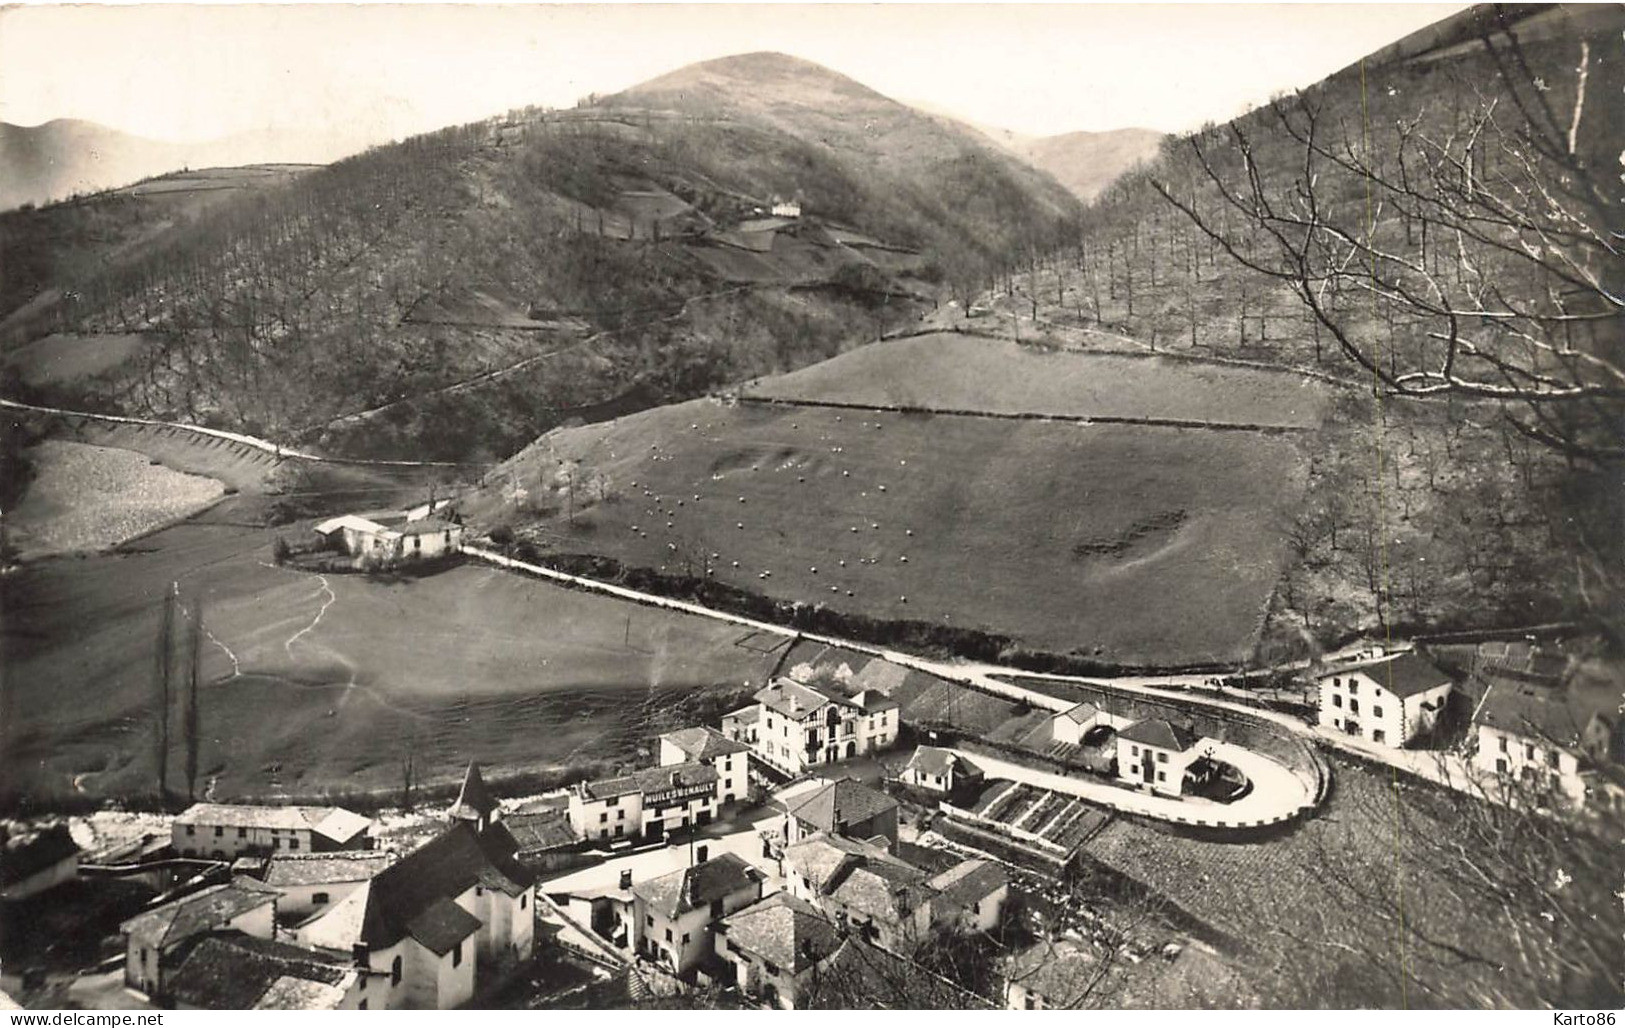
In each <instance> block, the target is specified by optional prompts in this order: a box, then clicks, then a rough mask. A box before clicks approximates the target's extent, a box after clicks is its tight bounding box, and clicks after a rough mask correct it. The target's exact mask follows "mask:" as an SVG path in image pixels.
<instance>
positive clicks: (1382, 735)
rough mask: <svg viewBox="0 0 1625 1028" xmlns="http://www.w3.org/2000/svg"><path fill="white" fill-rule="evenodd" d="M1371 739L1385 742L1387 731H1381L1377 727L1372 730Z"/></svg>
mask: <svg viewBox="0 0 1625 1028" xmlns="http://www.w3.org/2000/svg"><path fill="white" fill-rule="evenodd" d="M1371 741H1372V742H1387V741H1388V733H1387V732H1385V731H1383V730H1382V729H1380V728H1378V729H1377V730H1375V731H1373V732H1372V733H1371Z"/></svg>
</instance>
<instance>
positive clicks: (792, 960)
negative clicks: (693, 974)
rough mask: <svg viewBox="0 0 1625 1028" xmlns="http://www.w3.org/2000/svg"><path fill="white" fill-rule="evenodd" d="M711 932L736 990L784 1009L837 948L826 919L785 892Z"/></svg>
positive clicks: (832, 927)
mask: <svg viewBox="0 0 1625 1028" xmlns="http://www.w3.org/2000/svg"><path fill="white" fill-rule="evenodd" d="M713 930H714V934H715V936H716V952H717V956H719V957H721V958H722V959H723V960H724V961H726V962H727V963H728V964H730V965H732V966H733V969H734V976H733V981H734V984H736V985H737V986H738V987H739V989H740V991H742V992H744V993H746V994H747V995H751V996H757V997H760V998H761V1000H762V1001H763V1002H764V1003H767V1004H768V1005H769V1006H775V1007H779V1008H782V1009H788V1010H794V1009H795V1008H796V1001H797V998H798V997H799V996H800V995H801V994H802V992H803V990H805V989H806V987H807V985H808V982H809V980H810V979H811V978H812V977H813V976H814V975H815V974H816V973H817V969H818V967H819V966H820V965H821V964H822V963H824V961H826V960H828V959H829V957H830V956H832V955H833V954H834V953H835V951H836V950H838V949H839V948H840V945H841V936H840V935H839V934H838V933H837V932H836V930H835V925H834V924H833V923H831V921H830V919H829V918H828V917H826V916H824V914H823V913H822V912H820V911H819V910H818V909H817V908H816V907H814V906H813V905H812V904H810V903H808V902H806V901H805V900H802V899H798V898H797V897H795V896H793V895H791V894H790V893H788V892H776V893H774V894H773V895H771V896H769V897H768V898H767V899H764V900H762V901H761V902H759V903H755V904H753V905H751V906H748V907H745V908H744V909H743V910H740V911H737V912H736V913H734V914H731V915H729V916H728V917H725V918H723V919H722V920H721V921H719V922H717V923H716V924H715V925H714V926H713Z"/></svg>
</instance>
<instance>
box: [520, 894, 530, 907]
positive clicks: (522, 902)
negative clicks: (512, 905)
mask: <svg viewBox="0 0 1625 1028" xmlns="http://www.w3.org/2000/svg"><path fill="white" fill-rule="evenodd" d="M528 899H530V893H528V892H522V893H520V894H519V909H520V910H524V909H525V901H526V900H528Z"/></svg>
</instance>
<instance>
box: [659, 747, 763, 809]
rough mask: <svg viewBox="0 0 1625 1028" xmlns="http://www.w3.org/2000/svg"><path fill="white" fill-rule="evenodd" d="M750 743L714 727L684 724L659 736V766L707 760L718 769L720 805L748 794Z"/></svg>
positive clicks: (706, 763) (706, 762)
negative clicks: (747, 765)
mask: <svg viewBox="0 0 1625 1028" xmlns="http://www.w3.org/2000/svg"><path fill="white" fill-rule="evenodd" d="M749 753H750V745H749V744H748V743H744V742H740V741H738V740H737V739H730V738H728V737H727V736H726V735H723V734H722V733H721V732H719V731H717V730H716V729H715V728H710V727H702V728H684V729H682V730H680V731H676V732H668V733H667V734H665V735H662V736H661V737H660V766H661V767H671V766H674V765H677V764H704V765H706V766H707V767H710V768H713V769H714V770H715V771H716V773H717V806H719V807H720V806H722V805H723V804H726V803H733V802H735V801H737V800H742V799H744V798H745V794H746V791H747V790H748V788H749V786H748V782H747V779H746V774H745V772H746V770H747V767H746V764H747V762H748V760H749V759H750V758H749V757H748V756H747V754H749Z"/></svg>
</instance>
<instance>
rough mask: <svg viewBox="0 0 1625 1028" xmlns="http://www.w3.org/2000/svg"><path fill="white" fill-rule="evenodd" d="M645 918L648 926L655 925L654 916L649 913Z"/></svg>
mask: <svg viewBox="0 0 1625 1028" xmlns="http://www.w3.org/2000/svg"><path fill="white" fill-rule="evenodd" d="M646 920H647V921H648V922H649V927H650V928H653V927H654V926H655V916H654V915H653V914H650V915H649V916H648V918H647V919H646Z"/></svg>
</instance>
